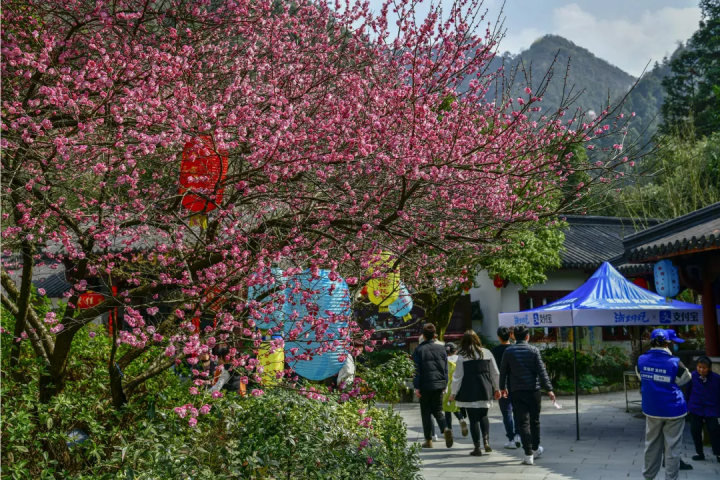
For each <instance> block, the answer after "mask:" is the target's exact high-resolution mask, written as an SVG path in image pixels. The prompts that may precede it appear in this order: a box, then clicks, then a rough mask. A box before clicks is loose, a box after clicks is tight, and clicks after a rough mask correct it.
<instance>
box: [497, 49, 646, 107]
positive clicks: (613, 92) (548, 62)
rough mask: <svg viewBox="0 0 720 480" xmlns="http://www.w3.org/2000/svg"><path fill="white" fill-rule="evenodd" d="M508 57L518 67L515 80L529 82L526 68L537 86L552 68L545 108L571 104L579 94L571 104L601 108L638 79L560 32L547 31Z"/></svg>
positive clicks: (514, 67)
mask: <svg viewBox="0 0 720 480" xmlns="http://www.w3.org/2000/svg"><path fill="white" fill-rule="evenodd" d="M504 57H505V62H506V65H508V64H509V65H510V66H511V68H512V69H513V70H514V71H515V79H516V82H515V83H518V81H519V82H520V83H525V82H524V80H525V73H524V72H527V73H528V75H530V74H532V75H531V77H530V78H531V84H532V87H533V89H537V88H538V87H539V84H540V82H541V81H542V79H543V76H544V75H545V74H546V73H547V72H551V74H552V78H551V79H550V81H549V83H548V86H547V90H546V91H545V93H544V94H543V102H542V103H543V107H544V108H543V110H545V111H547V110H549V109H553V110H554V109H556V108H558V107H559V106H560V105H561V104H562V103H566V104H567V102H568V101H569V100H571V99H572V98H574V97H577V95H578V94H581V95H580V97H579V98H577V99H576V100H575V101H574V102H572V103H571V104H570V105H571V106H573V107H578V106H579V107H582V109H583V110H589V109H592V110H596V111H598V110H600V111H601V110H602V109H603V108H604V107H605V106H606V105H607V104H608V98H609V99H610V100H613V99H615V98H617V97H619V96H622V95H625V93H627V91H628V90H629V89H630V87H631V86H632V85H633V84H634V83H635V78H634V77H633V76H632V75H629V74H628V73H626V72H624V71H622V70H621V69H619V68H618V67H616V66H614V65H612V64H610V63H608V62H607V61H605V60H603V59H601V58H598V57H596V56H595V55H594V54H593V53H592V52H590V51H589V50H587V49H585V48H583V47H580V46H578V45H575V44H574V43H573V42H571V41H570V40H567V39H565V38H563V37H560V36H557V35H545V36H544V37H541V38H539V39H537V40H535V42H534V43H533V44H532V45H531V46H530V48H528V49H527V50H524V51H523V52H521V53H520V54H519V55H516V56H510V57H508V56H507V55H505V56H504ZM568 62H569V65H570V70H569V71H568V70H567V67H568ZM566 73H567V80H566V79H565V77H566Z"/></svg>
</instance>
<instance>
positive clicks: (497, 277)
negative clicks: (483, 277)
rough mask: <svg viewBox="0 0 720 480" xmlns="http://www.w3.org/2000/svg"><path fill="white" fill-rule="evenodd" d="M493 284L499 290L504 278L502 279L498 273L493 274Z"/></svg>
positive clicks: (503, 284) (503, 283)
mask: <svg viewBox="0 0 720 480" xmlns="http://www.w3.org/2000/svg"><path fill="white" fill-rule="evenodd" d="M493 285H495V288H497V289H498V290H500V289H501V288H502V287H504V286H505V280H503V279H502V277H501V276H500V275H495V278H494V279H493Z"/></svg>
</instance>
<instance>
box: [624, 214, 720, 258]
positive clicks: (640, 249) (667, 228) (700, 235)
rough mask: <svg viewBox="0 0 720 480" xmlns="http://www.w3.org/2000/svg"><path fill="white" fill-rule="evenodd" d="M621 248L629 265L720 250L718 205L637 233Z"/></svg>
mask: <svg viewBox="0 0 720 480" xmlns="http://www.w3.org/2000/svg"><path fill="white" fill-rule="evenodd" d="M623 244H624V247H625V260H626V261H629V262H632V263H639V262H650V261H655V260H660V259H662V258H668V257H674V256H678V255H683V254H688V253H696V252H703V251H708V250H720V203H716V204H713V205H710V206H708V207H705V208H701V209H700V210H696V211H694V212H692V213H689V214H687V215H683V216H681V217H677V218H675V219H673V220H670V221H668V222H665V223H662V224H660V225H657V226H655V227H652V228H648V229H647V230H643V231H641V232H638V233H636V234H634V235H631V236H629V237H627V238H626V239H625V240H624V241H623Z"/></svg>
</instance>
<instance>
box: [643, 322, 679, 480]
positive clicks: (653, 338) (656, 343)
mask: <svg viewBox="0 0 720 480" xmlns="http://www.w3.org/2000/svg"><path fill="white" fill-rule="evenodd" d="M683 342H684V340H683V339H681V338H679V337H678V336H677V334H676V333H675V331H674V330H663V329H656V330H653V332H652V334H651V335H650V350H648V351H647V353H645V354H644V355H641V356H640V358H639V359H638V364H637V367H635V368H636V373H637V375H638V377H640V382H641V389H642V411H643V413H644V414H645V464H644V466H643V476H644V477H645V478H646V479H654V478H655V476H656V475H657V474H658V472H659V471H660V465H661V464H662V461H663V451H665V452H666V455H665V465H666V467H665V478H666V480H675V479H677V478H678V476H679V474H680V451H681V450H682V434H683V428H684V427H685V416H686V415H687V411H688V410H687V403H686V402H685V397H684V396H683V393H682V391H681V390H680V387H681V386H682V385H684V384H686V383H688V382H689V381H690V380H691V378H692V377H691V376H690V372H689V371H688V369H687V368H685V366H684V365H683V364H682V362H681V361H680V359H679V358H677V357H674V356H673V354H672V351H671V346H673V345H674V346H673V348H677V344H679V343H683Z"/></svg>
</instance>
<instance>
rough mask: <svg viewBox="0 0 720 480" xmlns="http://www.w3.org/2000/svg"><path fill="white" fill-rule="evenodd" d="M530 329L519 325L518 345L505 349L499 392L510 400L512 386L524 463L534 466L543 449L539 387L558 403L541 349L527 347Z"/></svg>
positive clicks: (516, 328) (517, 331)
mask: <svg viewBox="0 0 720 480" xmlns="http://www.w3.org/2000/svg"><path fill="white" fill-rule="evenodd" d="M529 333H530V332H529V330H528V329H527V328H526V327H525V326H524V325H520V326H518V327H515V340H517V343H516V344H515V345H513V346H512V347H509V348H508V349H507V350H505V353H504V354H503V358H502V363H501V365H500V390H501V391H502V392H501V393H502V395H503V397H505V398H507V394H508V390H507V387H508V381H509V383H510V384H511V385H512V392H513V394H512V407H513V410H514V411H515V419H516V421H517V423H518V424H519V425H517V426H516V429H517V430H518V431H519V432H520V438H521V440H522V446H523V449H524V450H525V458H524V459H523V464H525V465H532V464H533V463H534V459H536V458H538V457H539V456H540V455H542V453H543V451H544V449H543V447H541V446H540V400H541V396H540V385H541V384H542V386H543V387H545V389H546V390H547V391H548V396H549V397H550V400H552V401H553V402H554V401H555V394H554V393H553V391H552V390H553V387H552V383H550V377H548V374H547V370H545V364H543V362H542V357H540V350H538V349H537V348H535V347H533V346H531V345H529V344H528V336H529Z"/></svg>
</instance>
